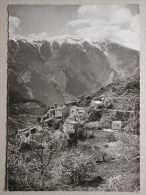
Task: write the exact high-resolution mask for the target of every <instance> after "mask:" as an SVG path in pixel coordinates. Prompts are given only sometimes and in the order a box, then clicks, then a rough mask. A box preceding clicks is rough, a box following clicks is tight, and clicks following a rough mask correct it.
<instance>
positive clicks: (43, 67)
mask: <svg viewBox="0 0 146 195" xmlns="http://www.w3.org/2000/svg"><path fill="white" fill-rule="evenodd" d="M8 48H9V58H8V59H9V60H8V70H9V71H8V73H9V76H8V87H9V89H10V90H11V91H14V92H19V93H20V94H22V95H23V96H24V97H25V98H27V99H37V100H40V101H42V102H43V103H45V104H48V105H52V104H53V103H54V102H56V103H58V104H62V103H64V102H67V101H70V100H73V99H75V98H76V96H78V95H80V94H91V93H94V92H95V91H97V90H98V89H99V88H101V87H103V86H106V85H108V84H110V83H112V82H113V81H115V80H116V79H124V78H127V77H130V76H132V75H134V74H136V73H138V72H139V52H138V51H136V50H133V49H130V48H127V47H125V46H123V45H120V44H118V43H115V42H113V41H109V40H105V41H103V42H99V41H90V42H89V41H85V40H83V39H80V38H75V37H66V38H63V39H61V38H60V39H59V38H58V39H48V40H44V41H34V40H26V39H19V38H10V40H9V44H8Z"/></svg>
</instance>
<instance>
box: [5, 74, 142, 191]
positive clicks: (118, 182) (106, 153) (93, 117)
mask: <svg viewBox="0 0 146 195" xmlns="http://www.w3.org/2000/svg"><path fill="white" fill-rule="evenodd" d="M139 92H140V86H139V75H135V76H131V77H130V78H127V79H125V80H122V81H121V80H117V81H115V82H114V83H112V84H109V85H107V86H105V87H103V88H100V90H98V91H97V92H95V93H94V94H93V95H91V96H88V97H87V96H82V100H80V101H79V103H78V105H77V106H71V105H70V107H69V108H68V109H69V112H68V115H66V116H65V117H61V118H60V117H56V116H54V117H52V116H49V115H47V113H48V111H49V108H48V107H47V108H41V107H40V106H39V105H38V102H25V100H24V102H19V104H14V103H13V104H11V105H10V108H11V109H10V110H11V112H9V117H8V154H7V155H8V157H9V158H8V184H7V185H8V186H7V187H8V189H9V190H10V191H15V190H17V191H18V190H19V191H22V190H23V191H24V189H25V190H32V189H33V190H35V191H40V190H41V191H42V190H43V191H55V190H57V191H64V190H68V191H91V190H92V191H126V192H138V191H139V189H140V175H139V168H140V162H139V160H140V153H139V152H140V151H139V134H140V129H139ZM15 95H20V94H15ZM18 97H19V96H18ZM95 97H97V98H101V97H102V98H104V100H103V107H102V108H100V109H93V106H92V105H91V101H92V100H93V98H95ZM59 108H60V107H59ZM74 108H76V109H80V110H84V111H85V115H84V117H83V118H82V119H83V120H81V121H80V122H79V121H78V120H77V118H76V120H75V119H73V120H75V121H73V122H74V123H76V126H75V127H74V128H75V129H76V130H75V132H76V133H75V132H74V133H70V132H68V136H67V134H66V131H64V128H65V125H66V121H68V120H69V118H70V120H71V117H73V115H72V114H73V113H72V112H71V110H73V109H74ZM91 108H92V109H91ZM50 111H51V110H50ZM40 117H41V118H42V120H43V121H44V122H42V121H39V120H38V119H39V118H40ZM74 117H75V115H74ZM113 121H122V127H121V129H120V130H119V131H118V130H112V127H111V124H112V122H113ZM71 124H72V123H71ZM29 130H30V131H32V130H35V131H36V132H35V133H33V134H32V135H31V138H28V137H27V136H26V138H25V139H26V140H25V141H23V140H21V139H23V137H21V139H20V137H18V135H19V133H18V132H24V135H27V133H28V132H29ZM68 131H69V127H68ZM64 135H65V136H64ZM42 159H43V160H42ZM16 162H19V163H16ZM22 162H23V163H22ZM56 167H57V169H56ZM18 170H19V172H18ZM28 170H29V172H28ZM42 173H43V174H42ZM76 174H77V177H76ZM24 175H25V179H26V181H27V182H25V181H24ZM78 175H79V176H78ZM20 179H21V180H20Z"/></svg>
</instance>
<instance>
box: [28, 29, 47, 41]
mask: <svg viewBox="0 0 146 195" xmlns="http://www.w3.org/2000/svg"><path fill="white" fill-rule="evenodd" d="M28 37H29V38H32V39H36V40H42V39H44V38H46V37H48V34H47V33H46V32H43V31H42V32H40V33H38V34H35V33H31V34H29V35H28Z"/></svg>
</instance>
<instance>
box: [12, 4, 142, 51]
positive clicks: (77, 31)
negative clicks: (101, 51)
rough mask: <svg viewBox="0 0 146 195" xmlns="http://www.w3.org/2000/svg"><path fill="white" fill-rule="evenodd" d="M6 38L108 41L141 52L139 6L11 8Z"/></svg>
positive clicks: (37, 6) (31, 6)
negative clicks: (71, 37) (70, 37)
mask: <svg viewBox="0 0 146 195" xmlns="http://www.w3.org/2000/svg"><path fill="white" fill-rule="evenodd" d="M8 11H9V35H10V36H15V35H20V36H23V37H25V38H32V39H45V38H46V37H54V36H57V37H59V36H62V35H70V36H77V37H81V38H84V39H86V40H91V41H92V40H97V41H98V40H104V39H110V40H113V41H116V42H118V43H120V44H123V45H125V46H127V47H130V48H133V49H136V50H140V13H139V5H136V4H135V5H134V4H132V5H82V6H78V5H10V6H9V8H8Z"/></svg>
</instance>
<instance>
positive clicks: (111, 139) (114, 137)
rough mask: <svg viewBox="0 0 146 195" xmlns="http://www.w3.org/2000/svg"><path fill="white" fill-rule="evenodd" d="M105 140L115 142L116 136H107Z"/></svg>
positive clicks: (110, 134)
mask: <svg viewBox="0 0 146 195" xmlns="http://www.w3.org/2000/svg"><path fill="white" fill-rule="evenodd" d="M106 139H108V142H116V141H117V138H116V136H114V134H113V133H109V134H107V135H106Z"/></svg>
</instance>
